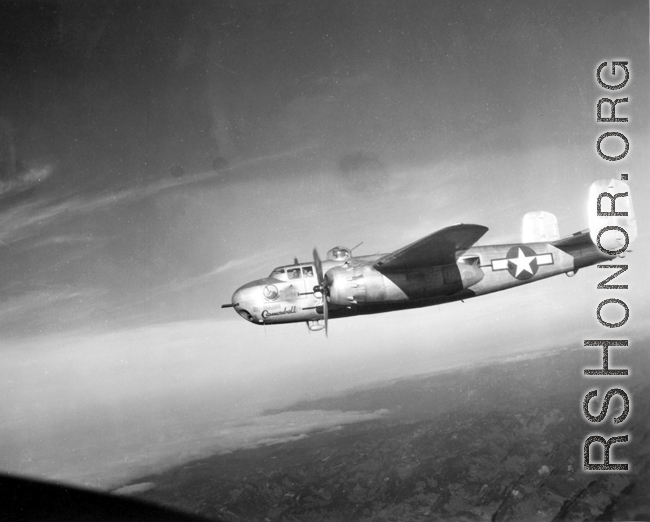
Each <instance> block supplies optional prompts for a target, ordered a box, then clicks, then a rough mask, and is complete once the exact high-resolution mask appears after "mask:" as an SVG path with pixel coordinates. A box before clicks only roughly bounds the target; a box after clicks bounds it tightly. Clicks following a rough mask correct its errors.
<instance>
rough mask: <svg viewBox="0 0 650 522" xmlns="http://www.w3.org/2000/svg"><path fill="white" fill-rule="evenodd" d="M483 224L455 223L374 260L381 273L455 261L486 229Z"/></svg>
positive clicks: (447, 263)
mask: <svg viewBox="0 0 650 522" xmlns="http://www.w3.org/2000/svg"><path fill="white" fill-rule="evenodd" d="M487 231H488V228H487V227H484V226H482V225H463V224H460V225H452V226H450V227H447V228H443V229H442V230H438V231H437V232H434V233H433V234H429V235H428V236H426V237H423V238H422V239H420V240H418V241H416V242H415V243H411V244H410V245H408V246H405V247H404V248H400V249H399V250H396V251H395V252H393V253H392V254H386V255H385V256H383V257H381V258H379V259H378V260H377V261H375V263H374V265H373V266H374V267H375V268H376V269H377V270H379V271H380V272H383V271H391V270H404V269H408V268H419V267H423V266H435V265H449V264H452V263H455V262H456V260H457V259H458V258H459V257H460V256H461V255H462V253H463V252H464V251H465V250H467V249H468V248H469V247H471V246H472V245H473V244H474V243H476V242H477V241H478V240H479V239H480V238H481V237H482V236H483V235H484V234H485V233H486V232H487Z"/></svg>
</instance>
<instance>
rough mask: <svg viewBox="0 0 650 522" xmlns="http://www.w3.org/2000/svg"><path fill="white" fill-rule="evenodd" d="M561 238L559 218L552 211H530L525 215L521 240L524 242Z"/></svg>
mask: <svg viewBox="0 0 650 522" xmlns="http://www.w3.org/2000/svg"><path fill="white" fill-rule="evenodd" d="M558 239H560V231H559V229H558V226H557V218H556V217H555V215H554V214H551V213H550V212H544V211H537V212H528V213H527V214H526V215H525V216H524V224H523V231H522V237H521V241H522V242H523V243H538V242H542V241H556V240H558Z"/></svg>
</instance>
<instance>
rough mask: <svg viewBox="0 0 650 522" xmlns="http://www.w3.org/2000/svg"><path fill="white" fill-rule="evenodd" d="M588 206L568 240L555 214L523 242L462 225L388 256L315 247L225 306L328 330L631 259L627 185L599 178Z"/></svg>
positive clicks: (260, 318) (541, 215)
mask: <svg viewBox="0 0 650 522" xmlns="http://www.w3.org/2000/svg"><path fill="white" fill-rule="evenodd" d="M588 206H589V229H586V230H583V231H581V232H576V233H575V234H573V235H570V236H566V237H563V238H560V235H559V232H558V226H557V219H556V218H555V216H554V215H553V214H551V213H549V212H529V213H527V214H526V215H525V216H524V222H523V237H522V241H521V242H520V243H511V244H503V245H489V246H474V244H475V243H476V242H477V241H478V240H479V239H480V238H481V237H483V235H484V234H485V233H486V232H487V231H488V228H487V227H484V226H481V225H468V224H457V225H452V226H449V227H447V228H443V229H442V230H438V231H437V232H434V233H433V234H430V235H428V236H426V237H424V238H422V239H420V240H418V241H416V242H414V243H411V244H410V245H408V246H405V247H404V248H401V249H399V250H396V251H395V252H392V253H390V254H375V255H366V256H353V255H352V250H351V249H348V248H344V247H335V248H333V249H331V250H330V251H329V252H327V256H326V259H325V260H321V259H320V257H319V255H318V252H317V250H316V249H314V251H313V261H311V262H308V263H299V262H298V260H297V259H295V260H294V263H293V264H290V265H286V266H280V267H277V268H275V269H274V270H273V271H272V272H271V274H270V275H269V276H268V277H267V278H264V279H258V280H256V281H252V282H250V283H248V284H245V285H244V286H242V287H240V288H239V289H238V290H237V291H236V292H235V293H234V294H233V296H232V302H231V303H230V304H225V305H222V308H229V307H233V308H234V309H235V311H236V312H237V313H238V314H239V315H240V316H242V317H243V318H244V319H246V320H247V321H250V322H251V323H254V324H259V325H271V324H283V323H295V322H305V323H307V326H308V328H309V329H310V330H313V331H316V330H322V329H325V333H326V334H327V327H328V320H329V319H334V318H339V317H350V316H355V315H362V314H376V313H382V312H390V311H395V310H405V309H409V308H420V307H424V306H432V305H440V304H443V303H449V302H452V301H459V300H465V299H469V298H471V297H477V296H480V295H484V294H489V293H491V292H497V291H500V290H505V289H507V288H513V287H516V286H520V285H524V284H527V283H533V282H535V281H539V280H541V279H545V278H547V277H551V276H555V275H559V274H567V275H568V276H573V275H575V273H576V272H577V271H578V270H579V269H581V268H584V267H586V266H590V265H594V264H596V263H599V262H603V261H610V260H612V259H615V258H616V257H617V256H621V257H622V256H624V253H625V251H626V249H627V247H628V246H629V243H630V242H631V241H633V240H634V239H635V237H636V235H637V227H636V219H635V217H634V211H633V208H632V202H631V198H630V196H629V187H628V186H627V184H625V183H624V182H622V181H618V180H613V179H612V180H607V179H605V180H599V181H595V182H594V183H593V184H592V185H591V188H590V191H589V205H588ZM608 207H609V209H608Z"/></svg>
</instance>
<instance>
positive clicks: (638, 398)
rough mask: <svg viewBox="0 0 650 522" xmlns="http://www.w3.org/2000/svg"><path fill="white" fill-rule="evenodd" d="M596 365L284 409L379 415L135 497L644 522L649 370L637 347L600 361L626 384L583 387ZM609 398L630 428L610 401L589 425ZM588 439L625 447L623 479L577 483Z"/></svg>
mask: <svg viewBox="0 0 650 522" xmlns="http://www.w3.org/2000/svg"><path fill="white" fill-rule="evenodd" d="M640 345H641V343H638V344H637V346H640ZM599 357H600V352H599V351H598V350H597V349H591V348H589V349H581V350H560V351H555V352H551V353H548V354H545V355H544V356H541V357H537V358H533V359H528V360H517V361H511V362H506V363H496V364H490V365H485V366H480V367H474V368H472V369H468V370H456V371H449V372H445V373H441V374H436V375H433V376H426V377H418V378H412V379H404V380H398V381H393V382H390V383H388V384H386V385H383V386H378V387H375V388H366V389H363V390H357V391H355V392H352V393H349V394H346V395H342V396H339V397H332V398H326V399H321V400H316V401H310V402H303V403H298V404H295V405H293V406H292V407H290V408H288V409H287V410H344V411H362V410H369V411H375V410H379V409H388V410H390V415H388V416H387V417H386V418H385V419H382V420H375V421H367V422H360V423H357V424H352V425H346V426H344V427H340V428H337V429H333V430H328V431H322V432H318V433H313V434H311V435H309V436H308V437H305V438H302V439H299V440H294V441H290V442H285V443H281V444H274V445H268V446H261V447H257V448H253V449H244V450H239V451H235V452H233V453H230V454H224V455H215V456H212V457H208V458H203V459H199V460H196V461H194V462H191V463H188V464H186V465H184V466H180V467H178V468H175V469H171V470H168V471H166V472H164V473H162V474H159V475H152V476H149V477H143V478H141V479H140V481H139V482H153V483H154V484H155V487H154V488H152V489H150V490H148V491H145V492H140V493H138V497H139V498H141V499H143V500H149V501H153V502H155V503H159V504H163V505H165V506H170V507H174V508H177V509H181V510H183V511H186V512H190V513H196V514H201V515H203V516H208V517H214V518H219V519H222V520H231V521H240V520H268V521H275V520H295V521H305V520H377V521H379V520H395V521H397V520H494V521H504V520H528V521H533V520H545V521H551V520H650V466H649V465H648V459H649V455H650V444H649V443H650V436H649V435H650V385H649V384H647V375H649V374H650V373H649V372H650V362H649V361H648V357H647V355H646V354H645V353H644V350H643V349H642V348H637V349H634V350H632V349H629V350H624V349H612V350H611V354H610V367H612V368H622V367H629V368H632V373H631V375H630V376H629V377H591V378H586V377H583V376H582V370H583V369H584V368H585V367H594V368H597V367H598V364H597V363H598V360H599ZM612 387H622V388H624V389H625V390H627V391H628V392H629V395H630V398H631V410H630V414H629V416H628V418H627V419H626V420H625V421H624V422H623V423H622V424H621V425H620V426H615V425H614V424H613V422H612V419H613V417H614V416H615V415H618V414H620V411H621V407H622V401H620V399H619V398H614V399H613V400H612V401H611V404H610V412H609V414H608V416H607V417H606V419H605V420H604V421H603V422H602V423H601V424H598V425H592V424H591V423H589V422H588V421H586V420H585V418H584V415H583V413H582V399H583V397H584V396H585V394H586V393H587V392H588V391H590V390H593V389H598V391H599V393H598V397H597V398H596V399H593V400H592V403H593V405H592V413H594V412H598V410H599V405H600V401H601V398H602V397H603V396H604V394H605V393H606V392H607V390H608V389H609V388H612ZM597 405H598V406H597ZM287 410H282V411H287ZM279 412H280V411H279V410H278V411H268V412H266V414H268V415H273V414H275V413H279ZM591 434H602V435H604V436H605V437H609V436H613V435H623V434H629V435H630V441H629V442H628V443H626V444H625V443H620V444H615V445H613V446H612V453H611V462H612V463H618V462H629V463H630V468H631V469H630V471H628V472H584V471H582V460H581V459H582V447H583V444H584V440H585V439H586V438H587V437H588V436H589V435H591ZM594 446H598V445H597V444H595V445H594ZM597 453H598V457H596V458H598V459H600V458H602V452H597ZM599 461H600V460H599Z"/></svg>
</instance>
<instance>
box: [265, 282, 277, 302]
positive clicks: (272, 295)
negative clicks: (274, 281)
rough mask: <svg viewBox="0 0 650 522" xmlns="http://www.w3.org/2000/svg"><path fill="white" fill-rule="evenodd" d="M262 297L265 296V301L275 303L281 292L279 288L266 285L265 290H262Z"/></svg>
mask: <svg viewBox="0 0 650 522" xmlns="http://www.w3.org/2000/svg"><path fill="white" fill-rule="evenodd" d="M262 295H263V296H264V299H266V300H267V301H275V300H276V299H277V298H278V296H279V295H280V292H279V291H278V287H277V286H275V285H266V286H265V287H264V290H262Z"/></svg>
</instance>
